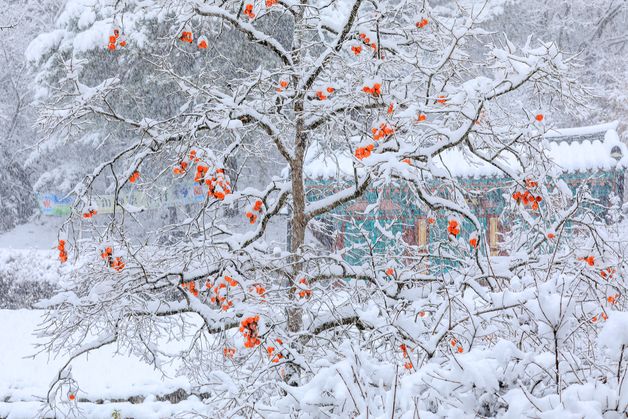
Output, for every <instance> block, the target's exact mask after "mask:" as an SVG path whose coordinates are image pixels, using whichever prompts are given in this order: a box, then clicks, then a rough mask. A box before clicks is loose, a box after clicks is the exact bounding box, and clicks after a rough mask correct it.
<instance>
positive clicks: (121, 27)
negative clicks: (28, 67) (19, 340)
mask: <svg viewBox="0 0 628 419" xmlns="http://www.w3.org/2000/svg"><path fill="white" fill-rule="evenodd" d="M494 15H495V12H494V11H492V10H491V8H490V5H489V4H475V2H471V3H470V5H465V4H464V3H463V4H444V5H438V6H434V7H431V6H430V5H429V3H428V2H426V1H422V2H419V3H405V2H398V1H392V2H389V1H378V2H366V1H363V0H353V1H338V2H332V3H329V2H318V1H302V2H292V1H272V0H268V1H266V2H265V3H261V2H255V3H246V2H245V3H244V4H242V3H241V2H235V1H230V0H229V1H226V2H216V3H215V2H211V1H171V0H170V1H161V0H149V1H133V0H128V1H124V2H120V1H109V0H92V1H89V2H85V1H84V0H81V1H78V0H77V1H69V2H68V4H67V5H66V8H65V10H64V12H63V13H62V14H61V15H60V17H59V20H58V27H57V28H56V29H55V30H54V31H52V32H50V33H48V34H43V35H41V36H40V37H38V38H37V39H36V40H35V41H34V42H33V43H32V44H31V48H29V50H28V56H29V58H30V59H31V60H32V61H33V62H36V63H38V65H39V66H40V67H39V68H40V73H39V76H38V81H39V83H40V85H41V94H42V99H44V102H43V108H42V115H41V121H40V122H41V126H42V127H43V128H44V129H46V130H47V138H46V140H45V141H44V144H45V145H47V146H49V148H50V149H51V150H56V153H57V155H62V153H63V152H64V150H65V149H66V147H70V146H72V145H74V146H78V147H83V148H84V149H85V150H90V149H93V148H94V147H95V148H97V149H99V150H105V152H104V153H101V154H98V155H97V156H96V155H86V156H85V160H84V164H85V165H86V166H91V170H90V174H89V175H88V176H87V177H85V178H84V179H81V181H80V182H79V183H78V185H77V186H76V187H74V188H73V191H74V193H75V195H76V197H77V201H76V205H75V206H74V211H73V214H72V216H71V217H70V218H69V219H68V221H67V223H66V224H65V225H64V229H63V231H62V233H61V235H60V242H59V249H58V250H59V257H60V259H61V262H63V263H64V270H65V272H66V276H65V278H64V281H63V282H62V284H61V285H62V287H63V288H64V290H63V292H61V293H60V294H58V295H57V296H55V297H53V298H52V299H50V300H48V301H47V302H46V303H45V306H47V307H49V308H50V309H51V311H50V313H49V316H48V318H47V322H46V324H45V327H44V329H43V330H45V333H46V334H47V335H48V336H49V337H50V341H49V342H50V343H49V344H48V345H47V347H46V349H48V350H50V351H53V352H58V351H62V353H66V354H67V355H68V356H69V360H68V364H66V366H65V367H63V368H62V369H61V370H60V371H59V372H58V374H57V375H56V376H55V379H54V381H53V382H52V384H51V388H50V392H49V394H48V403H49V405H50V406H49V407H50V408H51V409H54V410H55V411H57V412H75V410H74V403H75V399H76V393H77V392H78V391H79V389H80V383H79V382H77V381H75V380H74V378H73V377H72V374H71V369H70V365H71V361H72V360H73V359H74V358H76V357H78V356H80V355H82V354H85V353H88V352H90V351H92V350H97V349H98V348H101V347H103V346H105V345H117V346H118V347H120V348H124V349H125V350H130V351H132V352H133V353H135V354H137V355H139V356H141V357H143V359H145V360H146V361H147V362H149V363H150V364H152V365H154V366H155V367H157V368H160V367H161V366H163V365H166V364H167V363H168V362H170V361H171V360H172V359H173V358H178V359H180V360H182V361H184V363H185V365H186V368H184V369H183V370H182V373H185V374H188V375H189V376H190V379H191V380H193V382H194V383H195V384H197V385H198V386H199V388H200V389H202V391H203V392H205V394H207V395H208V396H207V399H206V400H205V402H206V403H207V415H208V416H213V417H216V416H221V417H233V416H242V417H287V416H288V417H289V416H295V417H356V416H358V417H371V416H373V417H392V416H394V417H447V416H449V417H452V416H456V417H477V416H505V417H521V416H522V415H529V416H533V417H543V416H545V417H547V416H548V415H557V414H563V415H569V414H572V413H574V414H575V413H576V412H577V413H581V412H583V411H586V412H588V413H587V414H588V415H589V416H590V417H607V418H612V417H621V415H622V414H623V413H622V412H624V411H625V409H626V405H627V402H628V390H626V386H625V385H622V384H623V382H624V378H625V372H626V367H625V363H626V361H625V359H624V349H625V346H626V345H627V344H628V340H627V339H626V336H625V333H623V332H618V330H619V331H621V330H622V327H625V326H626V318H625V316H623V313H622V312H621V310H623V309H624V308H625V305H626V303H625V299H624V297H623V296H624V295H625V291H626V290H625V288H626V283H625V279H624V275H623V272H624V269H625V266H624V258H623V252H622V247H621V244H620V243H617V242H616V241H614V240H613V237H616V234H615V235H614V234H613V232H612V231H611V232H607V231H606V229H605V225H604V223H603V222H602V221H601V218H602V217H600V216H599V215H600V214H602V213H608V211H616V205H615V204H616V203H615V204H614V203H607V202H596V201H595V200H594V199H592V198H591V196H590V195H589V193H588V192H587V190H586V189H585V188H582V189H580V190H578V191H576V192H575V193H572V191H570V190H569V188H567V187H566V186H565V184H564V182H562V181H561V180H560V174H561V171H560V170H559V169H558V168H556V167H555V166H554V165H553V164H552V162H551V161H550V160H549V159H548V158H547V154H546V153H545V152H544V149H545V148H546V147H547V143H546V140H544V139H543V134H544V133H545V132H546V131H547V130H548V129H550V128H551V127H552V121H551V120H548V119H547V118H545V117H544V114H545V113H546V112H547V111H548V110H551V109H552V107H568V108H570V107H574V106H577V105H578V104H579V103H581V102H582V100H583V96H582V91H581V86H580V84H579V83H578V80H577V79H576V78H573V77H571V59H570V58H568V57H564V56H563V54H562V53H561V52H560V50H559V49H558V48H557V46H556V45H555V44H554V43H551V42H540V41H535V40H533V39H532V38H529V39H528V40H527V42H525V43H523V44H522V45H515V44H514V43H512V42H510V41H508V40H507V39H506V38H504V37H502V36H499V35H496V34H492V33H489V32H487V31H485V30H483V29H482V28H481V25H482V23H483V21H484V20H485V19H488V18H491V17H493V16H494ZM233 40H236V41H237V42H232V41H233ZM243 55H244V56H243ZM251 64H252V65H251ZM155 92H157V94H155ZM513 93H516V96H513ZM513 97H514V98H516V100H513V99H512V98H513ZM522 97H527V98H528V99H527V101H526V102H522V101H521V98H522ZM526 103H534V104H535V105H534V107H533V108H529V105H525V104H526ZM448 150H457V151H458V152H460V153H462V155H464V156H467V157H468V158H469V159H471V158H473V159H475V160H476V161H477V160H480V161H484V162H487V163H489V164H491V165H493V166H495V167H496V168H497V169H499V170H500V171H501V172H502V173H503V177H504V178H505V184H506V185H508V187H509V188H510V189H509V191H508V195H509V198H508V199H509V202H510V205H509V207H508V209H507V213H506V214H505V217H504V219H503V220H502V222H504V223H509V225H508V226H507V227H508V230H509V231H508V234H507V236H506V237H505V238H504V240H503V245H502V249H501V251H502V256H491V252H490V251H489V243H488V240H487V239H486V237H485V232H484V231H483V228H482V225H481V223H480V221H479V218H478V215H477V214H474V213H473V211H472V209H471V205H470V202H471V201H472V200H473V199H474V194H473V191H470V190H466V189H465V188H464V187H463V186H462V184H461V183H460V182H459V179H457V178H455V177H453V176H452V175H451V174H450V172H449V171H448V170H447V168H446V167H444V166H443V164H442V160H441V157H442V156H443V154H444V153H446V152H447V151H448ZM59 153H61V154H59ZM312 154H314V156H313V155H312ZM314 157H316V158H317V159H318V160H320V159H323V160H324V161H326V162H329V164H342V165H343V167H338V171H337V172H338V173H339V174H343V175H342V176H339V177H338V179H335V180H333V181H332V184H331V185H330V186H331V187H330V188H328V189H325V190H323V191H319V193H318V194H317V195H316V196H315V197H311V196H307V187H306V181H307V179H306V176H305V174H306V173H307V165H308V164H309V163H311V162H312V161H313V160H316V159H315V158H314ZM513 158H514V160H516V162H517V164H511V162H512V161H513ZM260 161H261V162H269V161H279V162H280V163H279V164H276V165H275V166H274V171H273V173H272V175H273V176H272V177H271V178H269V179H266V178H265V176H262V175H259V176H258V178H257V179H255V180H252V181H251V182H250V183H249V184H243V182H242V181H240V182H239V183H238V186H237V188H236V187H234V184H235V179H236V178H237V177H238V175H239V173H241V171H242V170H243V168H245V167H248V168H250V167H251V166H252V165H255V164H256V162H260ZM334 162H335V163H334ZM253 167H255V166H253ZM60 173H61V172H60ZM61 178H63V176H61V177H60V179H61ZM192 183H196V185H197V188H198V190H200V191H201V193H202V194H203V195H204V196H205V200H204V202H203V204H202V205H199V206H198V207H194V208H191V209H190V214H189V217H188V218H186V219H185V220H183V221H181V222H177V221H176V220H173V222H172V223H171V224H169V225H167V226H166V227H163V228H159V229H149V228H147V227H146V226H147V225H148V224H145V221H147V219H149V218H150V215H149V214H147V213H146V212H145V211H143V208H142V207H140V206H138V205H132V204H131V203H129V202H125V201H123V200H122V199H117V198H118V197H122V196H124V194H125V193H127V192H128V191H141V192H142V193H144V194H147V195H148V196H155V197H156V198H157V197H159V196H160V193H162V192H163V188H164V187H167V186H169V185H172V184H192ZM260 185H261V186H260ZM397 185H403V186H404V188H405V189H404V190H407V191H408V192H407V194H408V195H407V196H405V197H404V199H408V200H411V201H413V202H419V203H420V205H421V206H423V207H424V208H425V209H426V211H427V210H429V211H431V213H432V215H433V217H434V218H435V220H436V222H437V225H444V227H443V228H442V230H443V231H442V235H441V238H442V239H441V240H438V241H435V242H432V243H429V245H427V246H426V247H419V246H417V245H415V244H412V243H410V242H406V241H404V239H403V238H402V237H401V236H400V235H397V236H396V235H394V234H393V233H392V231H391V227H390V226H386V225H383V224H381V223H380V224H378V226H377V228H378V229H379V231H381V234H382V236H383V237H386V238H387V239H389V242H392V244H391V245H390V246H388V247H386V248H385V249H384V250H383V251H381V250H378V251H373V249H375V248H376V246H375V243H372V242H371V241H369V240H368V239H366V238H365V240H363V241H362V242H360V244H357V245H355V246H357V247H359V248H360V249H359V250H360V251H361V252H360V254H362V255H365V256H364V257H363V259H362V260H361V261H360V263H358V264H356V263H355V261H353V262H354V263H348V261H347V260H348V259H347V258H346V257H345V256H346V254H345V249H342V248H340V249H337V250H334V249H335V246H326V245H323V244H322V243H319V242H318V241H316V240H314V239H313V238H311V237H310V233H311V232H313V230H315V229H317V228H318V229H319V230H320V228H319V227H320V226H321V225H324V224H325V217H334V216H337V212H338V211H339V210H340V209H341V208H346V206H349V205H350V204H352V203H354V202H355V201H356V200H359V199H360V197H361V196H362V195H363V194H365V193H366V191H368V190H376V191H379V192H385V191H387V190H389V189H394V188H395V187H396V186H397ZM104 192H106V193H113V194H115V196H116V197H117V198H116V199H115V202H114V205H115V212H114V213H113V214H112V215H111V216H102V215H100V214H98V208H97V207H96V206H95V205H93V204H92V199H91V198H92V197H93V196H94V195H98V194H101V193H104ZM510 194H512V196H513V198H514V199H513V198H510ZM382 196H383V194H382ZM378 202H379V204H377V205H374V206H369V207H366V208H362V207H360V208H361V209H357V210H354V211H357V212H354V215H356V217H357V216H358V215H359V214H358V212H364V213H366V214H367V215H368V214H371V213H372V214H375V213H376V211H377V210H378V207H380V206H381V205H384V204H385V202H384V200H380V201H378ZM613 205H614V206H613ZM607 207H613V208H607ZM234 208H240V210H239V213H238V214H237V216H235V217H233V216H229V215H228V214H227V210H228V209H232V210H233V209H234ZM286 226H287V227H288V230H289V238H288V243H287V246H286V247H285V248H282V246H281V245H282V243H277V242H276V240H275V239H273V237H272V236H273V234H274V235H276V231H280V230H281V227H286ZM131 231H133V232H134V234H130V232H131ZM138 231H139V232H141V234H139V237H138V235H137V232H138ZM319 232H320V231H319ZM327 233H329V232H327ZM315 235H316V234H315ZM165 236H167V239H163V237H165ZM319 236H320V234H319ZM320 241H321V242H325V241H326V240H325V238H324V235H323V237H322V238H321V240H320ZM352 250H355V249H352ZM426 261H429V263H426ZM190 315H193V316H194V317H195V318H196V319H198V320H201V322H200V323H199V322H190V321H189V316H190ZM164 338H170V339H172V340H184V338H191V342H192V343H191V344H190V346H189V348H187V349H186V350H184V351H181V352H174V353H173V352H171V351H167V350H164V349H163V348H162V347H160V345H159V342H160V341H162V340H163V339H164ZM79 397H80V394H79Z"/></svg>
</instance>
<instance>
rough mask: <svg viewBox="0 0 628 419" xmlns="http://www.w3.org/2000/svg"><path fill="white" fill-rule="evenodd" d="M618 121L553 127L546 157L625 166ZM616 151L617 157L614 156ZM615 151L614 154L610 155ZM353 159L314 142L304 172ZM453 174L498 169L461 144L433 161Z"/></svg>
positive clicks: (341, 172)
mask: <svg viewBox="0 0 628 419" xmlns="http://www.w3.org/2000/svg"><path fill="white" fill-rule="evenodd" d="M617 125H618V122H617V121H615V122H611V123H607V124H600V125H593V126H588V127H578V128H562V129H552V130H550V131H549V132H547V133H546V134H545V139H546V140H547V141H546V153H547V157H548V158H549V159H550V160H552V161H553V162H554V163H556V165H557V166H558V167H559V168H561V169H562V170H563V171H565V172H567V173H575V172H587V171H596V170H611V169H614V168H620V167H621V168H625V167H626V166H628V147H626V145H625V144H624V143H622V142H621V140H620V139H619V135H618V134H617V131H616V129H617ZM616 152H619V153H620V154H619V156H621V157H620V158H619V159H616V157H617V155H616ZM612 154H615V157H614V156H613V155H612ZM353 162H354V159H353V157H352V156H349V155H348V154H346V153H337V154H333V155H330V154H329V153H322V152H321V150H320V148H319V145H317V144H315V145H313V146H312V147H311V148H310V150H308V155H307V157H306V165H305V170H306V176H307V177H308V178H310V179H333V178H338V177H344V176H347V175H349V176H351V175H353V165H352V163H353ZM501 162H502V164H504V165H506V166H508V167H510V168H512V169H513V170H514V171H516V172H519V171H521V166H520V164H519V162H518V160H517V159H516V158H515V156H514V155H512V154H509V153H502V160H501ZM436 163H437V165H438V166H441V167H442V168H443V169H446V170H447V171H448V172H449V173H451V175H452V176H455V177H465V178H468V177H490V176H499V175H501V172H500V171H499V169H497V168H496V167H495V166H493V165H491V164H488V163H486V162H484V161H483V160H480V159H479V158H477V157H476V156H473V155H471V154H470V153H469V152H468V151H465V150H463V149H460V148H452V149H449V150H447V151H446V152H444V153H443V154H442V156H441V158H440V159H439V160H438V161H437V162H436Z"/></svg>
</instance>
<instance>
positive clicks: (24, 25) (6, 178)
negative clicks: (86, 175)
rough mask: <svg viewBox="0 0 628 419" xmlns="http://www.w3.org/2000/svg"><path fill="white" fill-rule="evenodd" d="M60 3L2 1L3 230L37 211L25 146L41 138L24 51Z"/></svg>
mask: <svg viewBox="0 0 628 419" xmlns="http://www.w3.org/2000/svg"><path fill="white" fill-rule="evenodd" d="M55 3H58V2H51V1H44V2H36V4H35V2H32V1H24V0H20V1H12V2H0V7H2V9H3V13H2V17H1V18H0V40H2V43H1V45H0V67H1V68H2V73H1V74H0V97H2V101H0V140H1V142H2V147H0V178H2V182H1V183H0V231H5V230H9V229H11V228H13V227H14V226H15V225H16V224H21V223H24V222H25V221H26V220H28V218H29V217H30V216H31V215H33V213H34V210H35V208H36V202H35V197H34V194H33V188H32V186H31V182H32V179H31V177H30V176H29V172H28V171H27V170H25V168H24V160H25V159H26V154H25V153H24V147H23V146H24V145H29V144H33V143H34V142H35V138H36V135H35V130H34V127H33V120H34V119H35V115H36V112H35V110H34V109H33V108H32V107H31V103H32V97H33V96H32V93H33V92H32V91H31V90H30V88H29V83H30V80H29V79H28V73H27V71H26V60H25V58H24V50H25V49H26V46H27V45H28V42H29V41H30V40H31V39H32V37H33V36H34V35H33V34H34V33H36V32H37V31H40V30H41V28H42V27H48V26H49V25H50V24H51V21H52V17H53V16H54V12H55ZM57 6H58V4H57ZM35 11H36V13H35Z"/></svg>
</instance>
